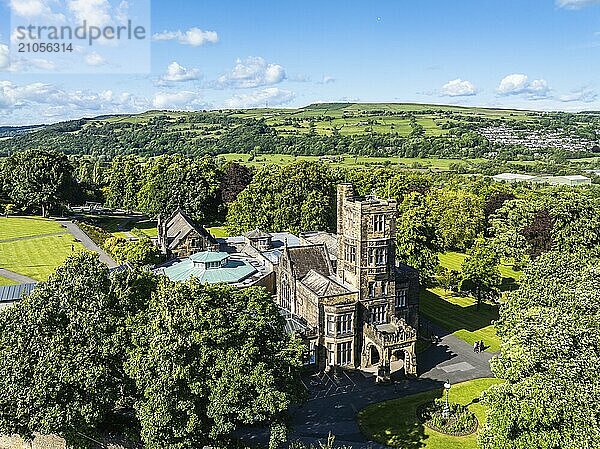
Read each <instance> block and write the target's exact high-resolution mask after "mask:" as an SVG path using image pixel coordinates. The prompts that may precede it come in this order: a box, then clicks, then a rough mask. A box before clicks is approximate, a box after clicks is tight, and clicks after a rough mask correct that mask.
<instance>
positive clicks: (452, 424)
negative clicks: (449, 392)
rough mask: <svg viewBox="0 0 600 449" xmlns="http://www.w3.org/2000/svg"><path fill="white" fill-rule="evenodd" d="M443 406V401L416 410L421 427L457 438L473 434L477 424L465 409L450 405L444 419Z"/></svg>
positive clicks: (424, 405)
mask: <svg viewBox="0 0 600 449" xmlns="http://www.w3.org/2000/svg"><path fill="white" fill-rule="evenodd" d="M444 405H445V400H444V399H436V400H435V401H431V402H426V403H424V404H421V405H420V406H419V407H418V408H417V418H418V419H419V421H421V422H422V423H423V425H425V426H427V427H429V428H430V429H432V430H435V431H436V432H440V433H443V434H445V435H452V436H457V437H459V436H466V435H471V434H472V433H475V431H476V430H477V427H478V425H479V423H478V421H477V418H476V417H475V415H474V414H473V413H471V412H470V411H469V409H468V408H467V407H465V406H464V405H460V404H454V403H450V404H449V406H450V414H449V416H448V417H444V413H443V410H444Z"/></svg>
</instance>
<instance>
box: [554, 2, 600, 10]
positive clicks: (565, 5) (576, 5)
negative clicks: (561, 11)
mask: <svg viewBox="0 0 600 449" xmlns="http://www.w3.org/2000/svg"><path fill="white" fill-rule="evenodd" d="M595 4H596V5H597V4H600V0H556V5H557V6H559V7H560V8H566V9H580V8H584V7H586V6H590V5H595Z"/></svg>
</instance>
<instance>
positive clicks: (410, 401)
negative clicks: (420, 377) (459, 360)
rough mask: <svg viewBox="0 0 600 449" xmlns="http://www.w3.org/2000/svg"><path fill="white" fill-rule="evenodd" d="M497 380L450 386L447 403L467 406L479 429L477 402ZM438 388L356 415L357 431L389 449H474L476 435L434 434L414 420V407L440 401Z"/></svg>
mask: <svg viewBox="0 0 600 449" xmlns="http://www.w3.org/2000/svg"><path fill="white" fill-rule="evenodd" d="M500 382H501V381H500V380H498V379H475V380H471V381H468V382H463V383H460V384H456V385H453V386H452V388H451V389H450V401H452V402H455V403H459V404H462V405H468V407H469V410H471V411H472V412H473V413H474V414H475V416H477V419H478V420H479V424H480V427H481V425H482V424H483V423H484V422H485V418H486V407H485V406H484V405H483V404H482V403H480V402H479V401H478V400H477V399H478V398H479V397H480V395H481V393H482V392H483V391H485V390H487V389H488V388H489V387H490V386H492V385H494V384H498V383H500ZM442 395H443V391H442V388H440V389H438V390H433V391H427V392H424V393H419V394H416V395H413V396H408V397H405V398H401V399H394V400H391V401H386V402H381V403H378V404H373V405H370V406H368V407H367V408H365V409H363V410H361V411H360V412H359V413H358V416H357V420H358V424H359V426H360V428H361V431H362V432H363V433H364V434H365V435H367V437H368V438H369V439H372V440H374V441H377V442H378V443H381V444H385V445H388V446H391V447H398V448H403V449H417V448H419V449H420V448H423V449H476V448H477V434H476V433H474V434H473V435H468V436H465V437H453V436H449V435H444V434H441V433H438V432H436V431H434V430H431V429H428V428H427V427H425V426H423V425H422V424H421V423H420V422H418V421H417V418H416V410H417V407H418V406H419V405H421V404H423V403H425V402H428V401H431V400H433V399H435V398H439V397H442Z"/></svg>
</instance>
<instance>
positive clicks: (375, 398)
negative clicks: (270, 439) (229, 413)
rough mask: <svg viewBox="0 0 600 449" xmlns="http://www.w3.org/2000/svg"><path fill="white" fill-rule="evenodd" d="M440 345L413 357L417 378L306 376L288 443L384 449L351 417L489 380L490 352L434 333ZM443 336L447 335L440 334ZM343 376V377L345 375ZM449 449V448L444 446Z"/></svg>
mask: <svg viewBox="0 0 600 449" xmlns="http://www.w3.org/2000/svg"><path fill="white" fill-rule="evenodd" d="M434 331H435V332H436V333H437V335H439V336H442V337H441V341H440V342H439V343H438V344H437V345H435V346H432V347H430V348H429V349H427V350H426V351H425V352H424V353H422V354H419V355H418V365H419V377H418V378H417V379H412V380H405V381H400V382H398V383H396V384H393V385H391V384H375V381H374V379H373V378H365V377H364V376H363V375H362V374H360V373H347V376H346V374H343V373H341V374H340V375H338V377H337V379H336V378H333V376H332V377H331V379H319V380H317V379H314V378H313V382H311V378H308V379H307V380H306V381H305V383H306V385H307V387H308V389H309V391H310V392H311V394H310V396H311V400H309V401H308V402H307V403H305V404H303V405H302V406H301V407H298V408H296V409H294V410H292V419H293V421H292V426H293V433H292V435H291V436H290V440H291V441H295V440H300V441H303V442H305V443H307V444H311V443H312V444H315V446H316V447H319V446H318V444H317V443H318V442H319V441H321V442H324V441H326V440H327V437H328V435H329V434H331V435H335V443H336V446H338V445H339V446H343V445H347V446H351V447H352V448H353V449H383V448H385V446H382V445H380V444H377V443H374V442H372V441H368V440H367V439H366V437H365V436H364V435H363V434H362V433H361V432H360V430H359V428H358V425H357V422H356V414H357V413H358V411H360V410H361V409H363V408H364V407H366V406H367V405H369V404H373V403H377V402H382V401H386V400H388V399H395V398H400V397H404V396H410V395H413V394H416V393H420V392H423V391H428V390H432V389H435V388H443V384H444V382H445V381H446V380H450V382H451V383H458V382H464V381H466V380H471V379H477V378H481V377H493V374H492V372H491V370H490V368H489V360H490V358H491V357H492V354H490V353H487V352H486V353H480V354H476V353H474V352H473V347H472V346H470V345H469V344H467V343H465V342H464V341H462V340H459V339H458V338H456V337H454V336H453V335H452V334H448V333H447V332H443V331H442V330H441V329H439V328H437V329H434ZM444 334H446V335H444ZM344 376H346V377H347V379H346V378H345V377H344ZM266 438H267V433H266V432H264V431H263V432H259V433H253V435H252V437H250V438H248V439H250V440H254V439H256V440H259V441H262V442H264V441H266ZM448 449H451V448H448Z"/></svg>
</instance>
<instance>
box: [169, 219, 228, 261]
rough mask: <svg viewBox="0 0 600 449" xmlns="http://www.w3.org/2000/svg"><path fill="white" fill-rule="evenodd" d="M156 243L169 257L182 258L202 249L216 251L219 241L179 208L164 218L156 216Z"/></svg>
mask: <svg viewBox="0 0 600 449" xmlns="http://www.w3.org/2000/svg"><path fill="white" fill-rule="evenodd" d="M157 227H158V238H157V245H158V247H159V248H160V250H161V252H162V253H163V254H165V255H166V256H167V257H169V258H175V259H182V258H185V257H189V256H191V255H192V254H195V253H199V252H202V251H218V249H219V243H218V242H217V241H216V240H215V238H214V237H213V236H212V235H211V234H210V232H208V231H207V230H206V228H204V226H201V225H198V224H196V223H195V222H194V221H193V220H192V219H191V218H190V217H188V215H187V214H186V213H185V212H183V211H182V210H181V209H177V210H176V211H175V212H173V214H172V215H171V216H170V217H169V218H168V219H167V220H166V221H163V220H162V219H161V217H160V216H159V217H158V225H157Z"/></svg>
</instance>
